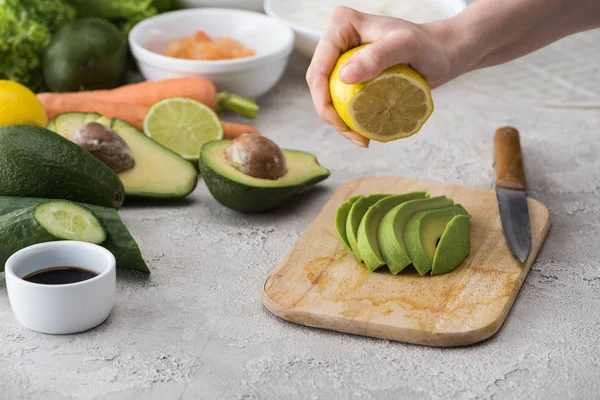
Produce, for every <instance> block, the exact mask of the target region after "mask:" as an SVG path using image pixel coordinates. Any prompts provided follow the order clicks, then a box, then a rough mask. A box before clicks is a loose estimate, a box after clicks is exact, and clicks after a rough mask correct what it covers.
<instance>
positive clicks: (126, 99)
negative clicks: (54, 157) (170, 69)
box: [38, 76, 217, 111]
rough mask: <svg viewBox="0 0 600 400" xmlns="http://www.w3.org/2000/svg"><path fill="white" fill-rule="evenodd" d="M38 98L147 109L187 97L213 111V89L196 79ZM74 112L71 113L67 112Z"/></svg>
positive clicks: (205, 82) (215, 105) (148, 83)
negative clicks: (169, 99)
mask: <svg viewBox="0 0 600 400" xmlns="http://www.w3.org/2000/svg"><path fill="white" fill-rule="evenodd" d="M39 96H43V97H49V96H61V97H64V98H69V99H70V100H71V101H72V104H74V103H75V102H76V101H79V102H87V101H89V100H90V99H94V100H100V101H105V102H114V103H123V104H133V105H138V106H146V107H150V106H151V105H152V104H154V103H156V102H157V101H160V100H163V99H165V98H167V97H190V98H192V99H196V100H198V101H199V102H201V103H204V104H206V105H207V106H209V107H210V108H212V109H213V110H216V109H217V88H216V87H215V85H214V84H213V83H212V82H211V81H209V80H208V79H205V78H202V77H199V76H189V77H185V78H173V79H164V80H162V81H144V82H140V83H133V84H130V85H124V86H121V87H118V88H116V89H112V90H92V91H87V92H73V93H41V94H40V95H38V97H39ZM71 111H74V110H71Z"/></svg>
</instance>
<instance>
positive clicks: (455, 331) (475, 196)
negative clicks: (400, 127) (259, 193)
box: [262, 177, 550, 346]
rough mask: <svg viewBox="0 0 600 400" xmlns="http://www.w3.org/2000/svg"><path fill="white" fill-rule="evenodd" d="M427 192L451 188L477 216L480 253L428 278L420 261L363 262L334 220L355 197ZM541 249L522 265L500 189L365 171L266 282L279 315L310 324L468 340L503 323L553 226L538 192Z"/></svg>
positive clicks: (451, 342)
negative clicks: (392, 265)
mask: <svg viewBox="0 0 600 400" xmlns="http://www.w3.org/2000/svg"><path fill="white" fill-rule="evenodd" d="M418 190H425V191H428V192H429V193H430V194H431V196H432V197H433V196H440V195H446V196H448V197H451V198H452V199H453V200H454V201H455V203H460V204H462V205H463V206H464V207H465V208H466V210H467V211H468V212H469V213H470V214H471V216H472V219H471V254H470V256H469V257H468V258H467V260H466V261H465V262H464V263H463V264H462V265H461V266H460V267H458V268H457V269H456V270H454V271H453V272H451V273H448V274H445V275H441V276H436V277H431V276H425V277H421V276H419V274H418V273H417V272H416V271H415V270H414V268H413V267H410V268H407V269H406V270H404V271H403V272H402V273H400V274H399V275H396V276H394V275H392V274H390V273H389V271H388V270H387V268H385V267H383V268H380V270H378V271H376V272H375V273H372V272H370V271H369V270H368V269H367V268H366V267H364V265H363V264H359V263H358V262H357V261H356V260H355V258H354V256H353V255H352V254H351V253H350V252H349V251H348V250H347V249H346V248H345V247H344V245H343V244H342V242H341V241H340V239H339V237H338V235H337V232H336V228H335V223H334V221H335V213H336V210H337V208H338V206H339V205H340V204H342V203H343V202H344V201H345V200H346V199H347V198H348V197H351V196H355V195H358V194H370V193H405V192H411V191H418ZM529 213H530V218H531V234H532V248H531V253H530V255H529V258H528V259H527V261H526V262H525V263H523V264H521V263H519V262H518V260H517V259H516V258H515V257H513V255H512V253H511V251H510V249H509V247H508V244H507V243H506V241H505V239H504V235H503V232H502V225H501V223H500V216H499V214H498V203H497V201H496V195H495V192H494V191H491V190H480V189H471V188H466V187H461V186H452V185H445V184H441V183H433V182H423V181H415V180H407V179H402V178H379V177H377V178H363V179H359V180H355V181H352V182H348V183H346V184H345V185H343V186H342V187H340V188H339V189H338V190H337V191H336V192H335V194H334V195H333V197H332V198H331V199H330V200H329V202H328V203H327V204H326V205H325V207H324V208H323V209H322V210H321V212H320V213H319V215H318V216H317V217H316V219H315V220H314V221H313V223H312V224H311V225H310V226H309V227H308V228H307V229H306V231H305V232H304V233H303V234H302V236H301V237H300V238H299V239H298V241H297V242H296V244H295V245H294V246H293V247H292V249H291V250H290V251H289V253H288V254H287V255H286V256H285V257H284V259H283V260H282V261H281V263H280V264H279V266H278V267H277V268H276V269H275V271H274V272H273V273H272V274H271V276H270V277H269V278H268V279H267V281H266V282H265V285H264V288H263V293H262V300H263V303H264V305H265V306H266V307H267V309H268V310H269V311H271V312H272V313H273V314H275V315H277V316H278V317H281V318H283V319H285V320H288V321H291V322H295V323H298V324H303V325H307V326H313V327H319V328H325V329H331V330H335V331H340V332H347V333H353V334H357V335H365V336H373V337H378V338H385V339H391V340H398V341H403V342H409V343H417V344H423V345H430V346H460V345H468V344H472V343H476V342H479V341H482V340H484V339H487V338H489V337H490V336H492V335H493V334H494V333H496V332H497V331H498V329H499V328H500V326H501V325H502V323H503V322H504V319H505V318H506V315H507V314H508V311H509V310H510V308H511V306H512V304H513V301H514V300H515V297H516V296H517V294H518V292H519V289H520V288H521V285H522V284H523V281H524V279H525V276H526V275H527V272H528V271H529V268H530V267H531V264H532V263H533V261H534V259H535V257H536V255H537V253H538V251H539V250H540V247H541V245H542V243H543V241H544V239H545V238H546V234H547V233H548V230H549V228H550V214H549V212H548V209H547V208H546V206H544V205H543V204H542V203H540V202H539V201H536V200H533V199H529Z"/></svg>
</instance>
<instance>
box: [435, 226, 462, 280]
mask: <svg viewBox="0 0 600 400" xmlns="http://www.w3.org/2000/svg"><path fill="white" fill-rule="evenodd" d="M470 230H471V226H470V217H469V216H467V215H456V216H455V217H454V218H452V219H451V220H450V222H448V225H446V230H445V231H444V233H443V234H442V237H441V239H440V242H439V243H438V246H437V250H436V251H435V256H434V257H433V266H432V268H431V275H442V274H445V273H448V272H450V271H452V270H454V268H456V267H458V266H459V265H460V264H462V262H463V261H464V260H465V259H466V258H467V257H468V256H469V252H470V251H471V232H470Z"/></svg>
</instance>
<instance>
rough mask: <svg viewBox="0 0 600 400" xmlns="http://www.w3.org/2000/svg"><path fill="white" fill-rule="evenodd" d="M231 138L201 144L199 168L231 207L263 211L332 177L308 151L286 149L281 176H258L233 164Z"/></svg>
mask: <svg viewBox="0 0 600 400" xmlns="http://www.w3.org/2000/svg"><path fill="white" fill-rule="evenodd" d="M231 142H232V141H231V140H214V141H211V142H208V143H206V144H205V145H204V146H202V150H201V151H200V160H199V164H200V171H201V173H202V177H203V178H204V182H206V186H207V187H208V190H209V191H210V192H211V194H212V195H213V196H214V198H215V199H216V200H217V201H218V202H219V203H221V204H222V205H224V206H225V207H229V208H231V209H234V210H237V211H241V212H260V211H265V210H268V209H271V208H274V207H277V206H279V205H280V204H282V203H283V202H284V201H285V200H287V199H289V198H291V197H292V196H294V195H295V194H297V193H298V192H299V191H300V190H301V189H303V188H306V187H308V186H312V185H314V184H316V183H318V182H321V181H322V180H324V179H326V178H327V177H329V175H330V172H329V170H328V169H327V168H325V167H322V166H321V165H319V162H318V161H317V158H316V157H315V156H314V155H312V154H310V153H307V152H304V151H297V150H285V149H283V153H284V154H285V158H286V163H287V170H286V172H285V174H284V175H283V176H282V177H280V178H278V179H265V178H255V177H253V176H249V175H246V174H245V173H243V172H241V171H239V170H238V169H236V168H235V167H234V166H232V165H231V163H229V162H228V161H227V159H226V156H225V150H226V149H227V147H228V146H229V145H230V144H231Z"/></svg>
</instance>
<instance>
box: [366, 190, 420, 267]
mask: <svg viewBox="0 0 600 400" xmlns="http://www.w3.org/2000/svg"><path fill="white" fill-rule="evenodd" d="M428 196H429V194H428V193H426V192H412V193H406V194H399V195H395V196H388V197H385V198H383V199H381V200H379V201H378V202H377V203H375V204H373V205H372V206H371V207H370V208H369V210H368V211H367V212H366V214H365V215H364V217H363V218H362V220H361V221H360V225H359V227H358V235H357V236H358V251H359V253H360V256H361V258H362V259H363V261H364V262H365V264H366V265H367V267H368V268H369V269H370V270H371V271H375V270H376V269H377V268H379V267H381V266H383V265H385V261H384V260H383V257H382V255H381V251H380V250H379V245H378V243H377V228H378V227H379V223H380V221H381V219H382V218H383V216H384V215H385V214H387V213H388V211H390V210H391V209H392V208H394V207H396V206H397V205H398V204H402V203H405V202H407V201H410V200H415V199H425V198H427V197H428Z"/></svg>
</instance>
